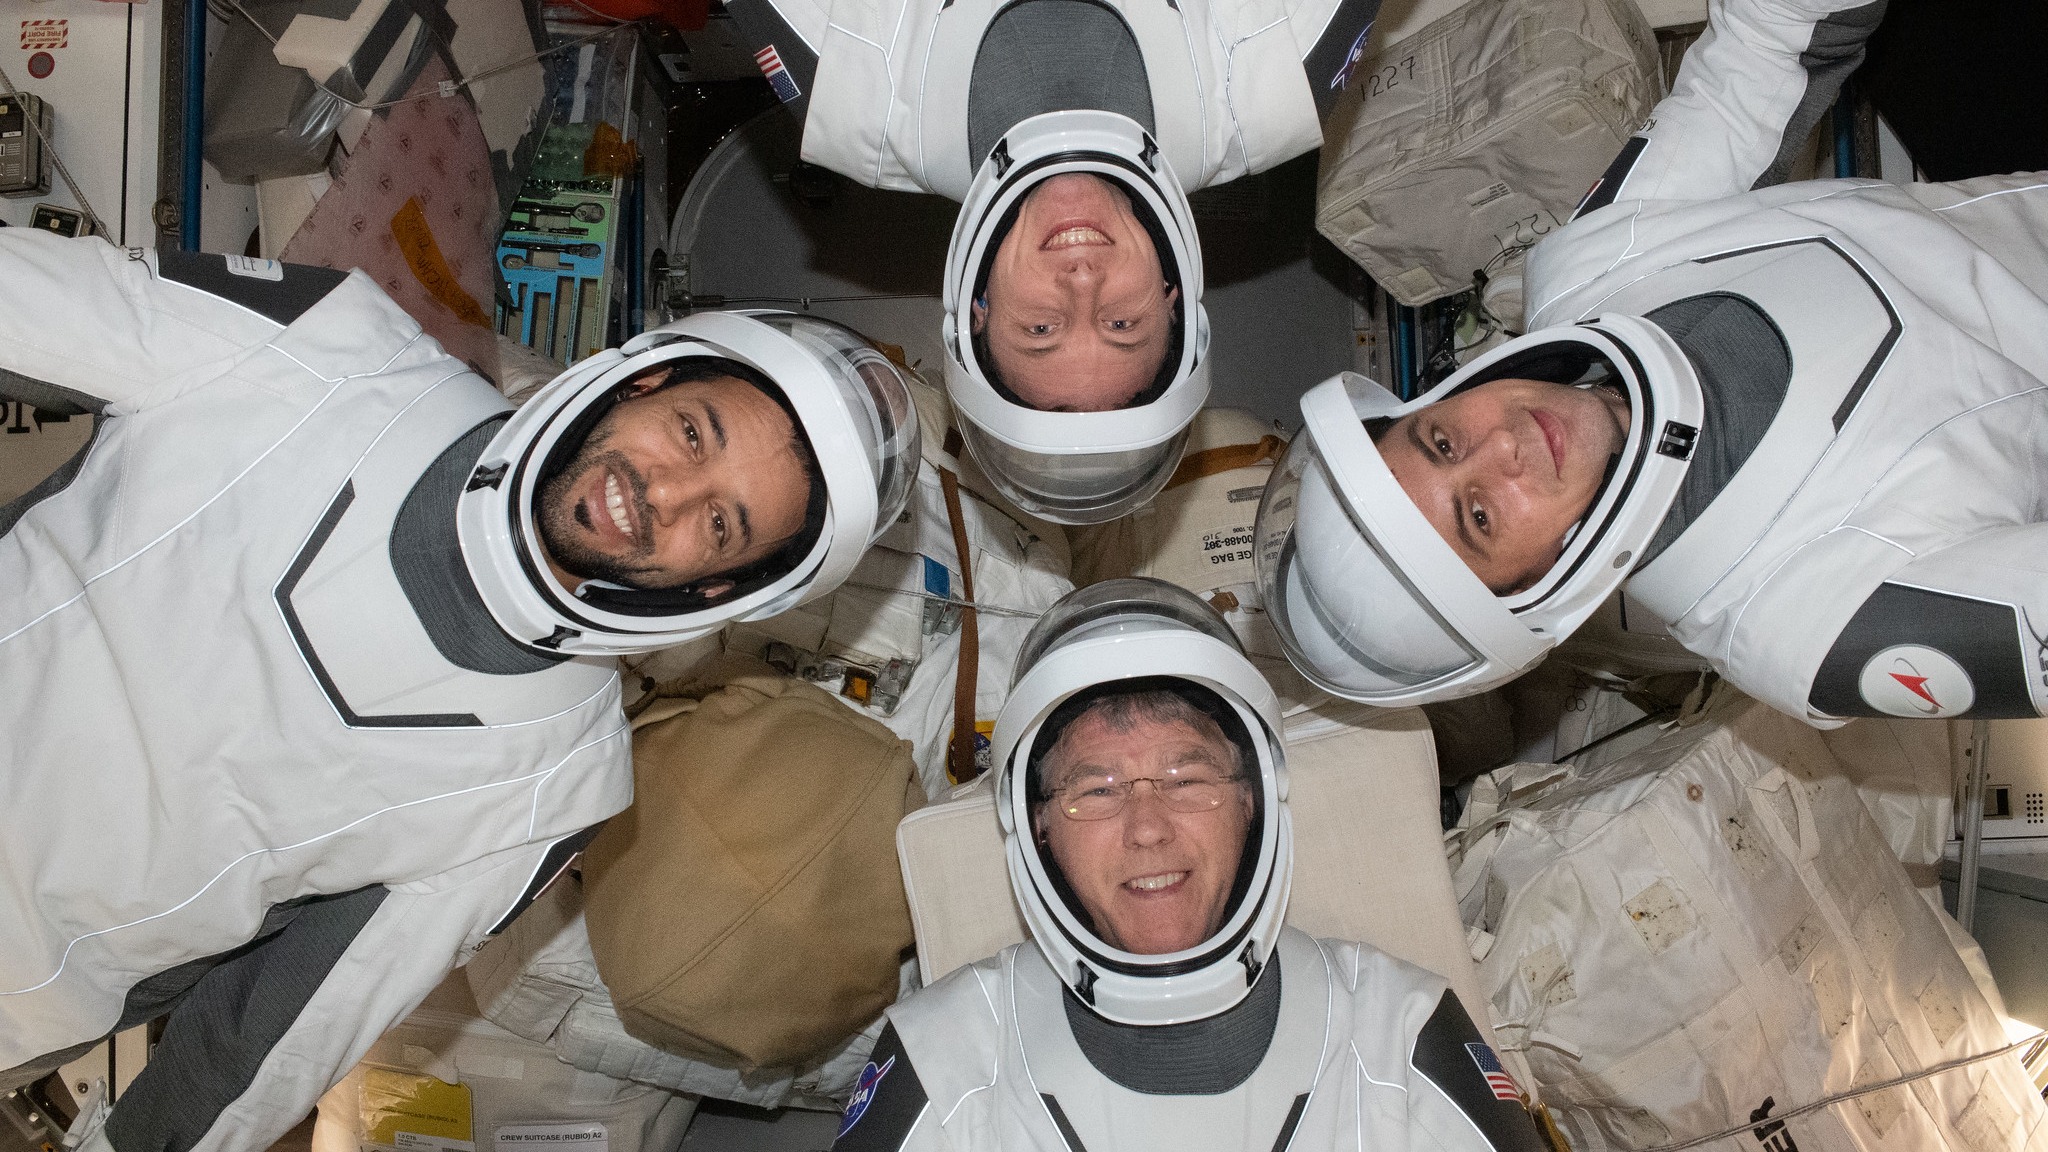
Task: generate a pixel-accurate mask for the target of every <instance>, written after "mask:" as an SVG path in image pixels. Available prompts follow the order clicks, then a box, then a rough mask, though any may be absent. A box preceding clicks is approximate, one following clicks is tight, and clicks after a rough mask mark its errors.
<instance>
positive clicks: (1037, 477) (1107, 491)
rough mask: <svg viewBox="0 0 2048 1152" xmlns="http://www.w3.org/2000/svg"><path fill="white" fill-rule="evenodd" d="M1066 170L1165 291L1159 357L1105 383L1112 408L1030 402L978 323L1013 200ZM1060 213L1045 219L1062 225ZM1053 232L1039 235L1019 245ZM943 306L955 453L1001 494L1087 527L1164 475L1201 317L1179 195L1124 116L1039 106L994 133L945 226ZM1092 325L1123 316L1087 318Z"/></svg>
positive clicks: (1203, 326) (1138, 497)
mask: <svg viewBox="0 0 2048 1152" xmlns="http://www.w3.org/2000/svg"><path fill="white" fill-rule="evenodd" d="M1075 174H1085V175H1089V176H1093V177H1097V178H1099V179H1100V180H1102V181H1105V182H1107V184H1108V185H1110V186H1112V187H1113V188H1114V189H1115V190H1116V191H1118V192H1120V193H1121V194H1122V196H1123V197H1124V198H1125V199H1126V200H1127V202H1128V206H1129V212H1130V216H1131V217H1134V218H1135V220H1136V222H1137V224H1138V225H1139V226H1141V228H1142V232H1143V234H1144V235H1145V236H1147V237H1149V239H1150V241H1151V243H1152V247H1153V248H1154V249H1155V250H1156V252H1157V254H1158V258H1159V270H1160V275H1161V277H1162V278H1163V280H1164V286H1165V292H1166V294H1167V296H1168V297H1170V299H1169V302H1168V306H1167V308H1166V310H1165V314H1162V315H1161V317H1160V319H1162V320H1165V321H1166V323H1167V330H1166V342H1165V354H1164V358H1163V359H1162V360H1160V362H1159V363H1158V365H1157V367H1156V369H1151V370H1150V372H1149V376H1147V377H1144V378H1142V379H1141V380H1139V381H1138V384H1137V386H1136V391H1135V392H1130V393H1125V390H1124V389H1123V388H1121V387H1119V388H1118V389H1117V391H1118V392H1119V393H1125V394H1123V395H1119V397H1118V398H1117V400H1116V401H1115V403H1118V404H1120V406H1119V407H1115V408H1113V409H1112V410H1107V411H1074V410H1053V409H1054V408H1055V407H1067V406H1066V405H1057V406H1056V405H1047V406H1043V407H1034V406H1033V401H1031V400H1028V399H1027V398H1026V397H1024V396H1022V395H1020V391H1021V383H1022V382H1021V380H1019V379H1015V378H1013V379H1011V380H1010V381H1009V383H1006V382H1005V378H1004V373H1003V372H1002V371H1001V370H1000V369H999V368H998V367H997V365H996V363H995V360H996V352H995V349H994V346H993V345H992V344H991V343H990V340H989V328H988V327H987V326H985V324H984V321H987V320H988V318H990V317H993V316H994V315H995V312H992V311H991V310H990V309H991V308H992V307H994V308H995V309H997V310H998V311H1000V307H1001V303H1002V302H1001V300H1000V299H998V300H997V303H996V305H993V306H992V305H990V304H989V298H990V291H989V286H990V279H991V273H992V271H993V270H995V268H996V264H997V257H998V254H999V252H1001V251H1002V248H1003V241H1004V240H1005V238H1006V237H1008V236H1009V235H1010V234H1011V232H1012V230H1013V227H1014V226H1016V225H1017V224H1018V222H1019V219H1020V216H1026V217H1027V218H1028V216H1029V214H1028V213H1026V207H1027V205H1026V201H1027V198H1029V197H1030V196H1031V195H1032V193H1033V192H1034V191H1036V190H1039V189H1041V188H1048V187H1051V186H1049V185H1048V184H1047V182H1048V181H1052V180H1054V179H1055V178H1058V177H1068V176H1072V175H1075ZM1069 183H1070V184H1071V182H1069ZM1073 223H1074V221H1071V220H1057V221H1053V222H1051V223H1050V224H1049V225H1048V226H1049V227H1052V228H1055V229H1060V230H1062V231H1064V230H1067V229H1068V228H1069V226H1071V225H1073ZM1069 238H1070V239H1071V238H1072V237H1071V233H1070V234H1069ZM1129 239H1130V240H1131V241H1132V242H1133V243H1135V242H1137V239H1138V238H1137V236H1136V235H1135V233H1134V234H1133V235H1132V236H1131V237H1130V238H1129ZM1059 243H1063V242H1062V241H1056V240H1054V239H1053V238H1047V239H1046V240H1045V242H1044V244H1034V245H1033V248H1034V249H1036V248H1050V247H1053V246H1057V245H1058V244H1059ZM1096 250H1097V251H1102V252H1109V251H1112V250H1113V246H1112V247H1100V248H1097V249H1096ZM944 304H945V311H946V317H945V321H944V328H943V333H942V335H943V340H944V344H945V349H946V392H947V394H948V395H949V396H950V397H951V399H952V402H953V408H954V411H955V412H956V413H957V414H958V416H959V418H960V431H961V435H962V438H963V439H964V440H965V441H966V444H967V447H968V450H969V451H970V452H971V453H972V454H973V456H974V459H975V462H976V463H978V464H979V465H980V466H981V468H982V471H983V472H985V473H986V474H987V475H988V477H989V479H990V481H991V482H993V483H994V484H995V486H996V487H997V488H998V489H999V490H1000V491H1001V492H1002V493H1003V495H1004V496H1005V497H1007V498H1008V499H1010V500H1011V501H1013V502H1014V503H1015V504H1016V505H1017V506H1018V507H1020V508H1022V509H1024V510H1025V511H1027V512H1030V513H1032V514H1033V515H1036V516H1041V517H1043V518H1045V519H1047V520H1052V521H1054V522H1056V523H1062V524H1095V523H1100V522H1102V521H1106V520H1112V519H1115V518H1116V517H1118V516H1121V515H1123V514H1124V513H1126V512H1128V511H1130V510H1131V509H1133V508H1136V507H1138V506H1139V505H1141V504H1143V503H1144V502H1145V501H1147V500H1149V499H1151V498H1152V496H1153V495H1154V494H1156V493H1157V492H1158V491H1159V490H1160V489H1161V488H1162V487H1164V486H1165V484H1166V481H1167V479H1168V478H1169V477H1170V476H1171V475H1172V474H1173V470H1174V468H1175V466H1176V465H1178V463H1179V462H1180V454H1181V448H1182V447H1183V445H1184V444H1185V443H1186V441H1187V434H1188V425H1189V424H1190V423H1191V422H1192V421H1193V420H1194V418H1195V413H1196V412H1197V411H1199V410H1200V409H1201V407H1202V404H1203V402H1204V401H1206V400H1207V399H1208V395H1209V377H1208V364H1207V359H1208V345H1209V318H1208V314H1207V313H1206V312H1204V311H1203V308H1202V252H1201V246H1200V243H1199V242H1198V240H1197V238H1196V235H1195V224H1194V216H1193V214H1192V212H1191V211H1190V209H1189V207H1188V201H1187V195H1186V194H1185V193H1184V192H1183V191H1182V190H1181V186H1180V182H1179V180H1177V179H1176V178H1175V176H1174V174H1173V170H1172V168H1171V167H1169V166H1168V164H1167V162H1166V157H1165V156H1164V155H1162V154H1161V153H1160V151H1159V148H1158V146H1157V144H1156V143H1155V142H1154V141H1153V140H1152V138H1151V135H1150V134H1149V133H1147V132H1146V131H1145V130H1144V129H1143V128H1142V127H1140V126H1139V125H1138V123H1137V122H1136V121H1134V120H1131V119H1130V118H1128V117H1126V116H1121V115H1118V114H1116V113H1112V112H1103V111H1096V110H1074V111H1065V112H1048V113H1044V114H1041V115H1038V116H1033V117H1031V118H1029V119H1026V120H1024V121H1021V122H1020V123H1018V124H1017V125H1016V126H1014V127H1012V128H1011V129H1010V130H1009V131H1008V132H1007V133H1005V134H1004V135H1003V138H1002V140H1001V142H1000V143H998V144H997V145H996V147H995V148H994V149H993V150H992V151H991V152H990V154H989V156H988V158H987V159H986V160H985V161H984V162H983V163H982V165H981V167H980V168H979V170H977V172H976V174H975V177H974V181H973V183H972V184H971V185H970V186H969V188H968V192H967V198H966V201H965V202H964V203H963V204H962V205H961V208H960V215H959V217H958V218H957V220H956V221H955V223H954V225H953V239H952V243H951V245H950V246H949V247H948V249H947V252H946V272H945V283H944ZM978 314H979V315H980V316H981V317H982V318H983V320H982V321H978V320H977V315H978ZM1026 318H1027V319H1029V318H1031V317H1026ZM1096 322H1097V326H1098V327H1099V325H1101V324H1104V323H1111V322H1114V323H1116V324H1122V323H1124V321H1122V320H1120V319H1117V320H1113V321H1112V320H1104V319H1102V318H1101V317H1099V316H1098V317H1096ZM1073 327H1074V328H1075V329H1078V328H1079V325H1078V324H1077V325H1074V326H1073ZM978 328H979V329H980V330H979V331H978ZM1097 334H1098V335H1101V334H1100V333H1099V332H1098V333H1097ZM1072 338H1073V339H1080V338H1081V333H1079V332H1078V331H1077V332H1076V333H1075V334H1074V336H1073V337H1072ZM1102 339H1104V340H1108V339H1109V337H1108V336H1106V335H1104V336H1102ZM1013 384H1014V385H1019V386H1020V387H1012V386H1011V385H1013ZM1083 407H1085V405H1083Z"/></svg>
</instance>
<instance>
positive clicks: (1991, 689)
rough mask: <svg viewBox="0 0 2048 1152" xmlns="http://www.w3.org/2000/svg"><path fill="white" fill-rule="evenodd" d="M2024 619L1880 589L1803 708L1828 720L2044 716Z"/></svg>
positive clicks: (1942, 595) (1970, 603)
mask: <svg viewBox="0 0 2048 1152" xmlns="http://www.w3.org/2000/svg"><path fill="white" fill-rule="evenodd" d="M2027 636H2029V634H2028V633H2027V632H2026V631H2025V629H2024V628H2023V621H2022V620H2021V618H2020V612H2019V609H2018V608H2016V607H2015V606H2013V605H2011V604H2001V603H1998V602H1996V601H1991V600H1979V599H1975V598H1972V597H1968V596H1957V595H1954V594H1952V593H1948V592H1937V591H1934V590H1932V589H1927V588H1917V587H1914V586H1912V585H1909V584H1880V585H1878V588H1877V591H1875V592H1873V593H1871V594H1870V598H1869V599H1867V600H1865V601H1864V602H1863V606H1862V607H1860V608H1858V609H1857V610H1856V614H1855V615H1854V616H1852V617H1850V618H1849V623H1848V625H1847V626H1846V627H1844V628H1843V629H1842V633H1841V635H1839V636H1837V637H1836V638H1835V643H1834V646H1833V647H1832V648H1830V649H1829V650H1828V654H1827V658H1826V659H1824V660H1822V661H1821V665H1820V670H1819V671H1818V672H1816V673H1815V674H1814V677H1813V690H1812V691H1811V692H1810V693H1808V694H1807V698H1806V702H1807V704H1809V705H1810V706H1812V707H1813V708H1814V709H1816V710H1817V711H1820V712H1824V713H1826V714H1827V715H1830V716H1917V717H1940V718H1944V719H1945V718H1950V717H1955V716H1971V717H1980V716H1981V717H1989V718H1992V719H2011V718H2020V717H2029V716H2034V715H2037V713H2036V712H2035V711H2034V703H2033V697H2032V695H2031V694H2030V693H2029V692H2028V688H2027V681H2028V677H2029V676H2030V675H2031V674H2032V673H2031V671H2030V669H2029V667H2028V665H2029V661H2028V658H2027V657H2028V654H2027V644H2026V643H2025V639H2024V638H2025V637H2027Z"/></svg>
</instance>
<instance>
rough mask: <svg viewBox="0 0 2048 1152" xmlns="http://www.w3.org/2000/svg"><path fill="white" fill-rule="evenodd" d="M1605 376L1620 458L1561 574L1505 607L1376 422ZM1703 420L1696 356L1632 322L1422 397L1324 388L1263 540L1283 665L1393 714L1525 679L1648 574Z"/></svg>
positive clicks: (1533, 351)
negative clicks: (1491, 393)
mask: <svg viewBox="0 0 2048 1152" xmlns="http://www.w3.org/2000/svg"><path fill="white" fill-rule="evenodd" d="M1593 366H1599V367H1601V368H1603V369H1604V372H1603V376H1604V378H1605V379H1606V380H1607V381H1608V382H1610V383H1612V384H1614V385H1616V386H1618V387H1619V388H1620V389H1621V391H1622V393H1623V395H1624V396H1625V397H1626V398H1627V400H1628V404H1629V410H1630V420H1629V428H1628V432H1627V434H1626V435H1625V436H1624V437H1623V443H1622V448H1621V452H1620V454H1619V455H1618V456H1617V457H1616V458H1615V460H1614V461H1613V465H1612V468H1611V470H1610V472H1609V475H1608V478H1607V480H1606V481H1605V483H1603V484H1602V486H1601V488H1600V491H1599V492H1598V493H1597V494H1596V495H1595V496H1594V498H1593V502H1592V505H1591V507H1589V508H1588V509H1587V510H1586V513H1585V515H1584V516H1583V517H1582V518H1581V520H1580V521H1579V524H1578V527H1577V528H1576V529H1574V531H1573V533H1572V535H1571V537H1570V538H1569V540H1568V541H1567V542H1566V543H1565V546H1564V550H1563V552H1562V554H1561V555H1560V556H1559V558H1558V560H1557V562H1556V563H1555V564H1553V565H1552V566H1551V568H1550V570H1549V571H1548V572H1547V573H1545V574H1544V575H1543V576H1542V577H1541V578H1539V579H1538V580H1536V582H1535V583H1534V584H1532V585H1531V586H1530V587H1528V588H1526V589H1523V590H1521V591H1519V592H1515V593H1512V594H1510V595H1496V594H1495V593H1494V592H1492V591H1491V590H1489V589H1488V588H1487V587H1486V585H1485V584H1484V583H1482V582H1481V581H1480V579H1479V577H1478V576H1476V575H1474V574H1473V572H1472V570H1471V569H1470V568H1469V567H1467V566H1466V564H1465V562H1464V560H1463V559H1462V558H1460V557H1459V555H1458V553H1457V552H1456V551H1455V550H1453V549H1452V547H1451V545H1450V544H1449V543H1448V542H1447V541H1445V540H1444V539H1443V537H1442V536H1441V535H1439V534H1438V532H1437V530H1436V528H1435V527H1434V526H1433V525H1432V524H1431V523H1430V522H1429V520H1428V519H1426V518H1425V517H1424V516H1423V514H1422V512H1421V510H1420V509H1418V508H1417V507H1416V506H1415V504H1414V503H1413V502H1412V501H1411V500H1410V499H1409V498H1408V495H1407V493H1406V492H1405V491H1404V490H1403V489H1402V487H1401V485H1400V482H1399V481H1397V480H1396V479H1395V478H1394V474H1393V473H1392V472H1391V471H1389V470H1388V468H1387V465H1386V462H1385V461H1384V460H1383V459H1382V458H1381V456H1380V453H1379V449H1378V447H1377V446H1376V445H1375V444H1374V443H1373V439H1372V437H1371V435H1369V434H1368V433H1367V431H1366V428H1365V425H1364V423H1363V422H1364V421H1366V420H1371V419H1376V418H1383V417H1384V418H1388V419H1399V418H1401V417H1403V416H1406V415H1408V414H1409V413H1411V412H1414V411H1416V410H1418V409H1421V408H1426V407H1428V406H1429V405H1431V404H1434V403H1437V402H1438V401H1440V400H1443V399H1445V398H1447V397H1449V396H1451V395H1452V394H1454V393H1456V392H1458V391H1460V390H1462V389H1465V388H1469V387H1473V386H1475V385H1478V384H1483V383H1486V382H1488V381H1491V380H1498V379H1503V378H1509V377H1515V376H1528V375H1530V374H1531V373H1539V375H1537V377H1536V378H1539V379H1540V378H1545V375H1542V374H1548V375H1564V376H1566V377H1568V378H1567V379H1561V380H1557V381H1556V382H1557V383H1574V382H1576V381H1577V379H1578V378H1579V377H1580V375H1581V374H1582V373H1584V372H1585V371H1586V370H1587V369H1589V368H1590V367H1593ZM1703 407H1704V405H1703V401H1702V397H1701V393H1700V385H1699V379H1698V377H1697V375H1696V374H1695V372H1694V370H1693V367H1692V365H1691V363H1690V361H1688V360H1687V359H1686V357H1685V353H1684V352H1683V351H1682V350H1680V348H1679V347H1678V345H1677V343H1676V342H1675V341H1673V340H1672V339H1671V338H1670V337H1669V336H1668V335H1666V334H1665V333H1664V331H1663V330H1662V329H1660V328H1658V327H1657V326H1656V325H1654V324H1652V323H1650V322H1649V321H1647V320H1642V319H1638V318H1636V317H1632V316H1602V317H1600V318H1599V319H1597V320H1593V321H1588V322H1586V323H1583V324H1576V325H1570V326H1566V327H1558V328H1548V329H1544V330H1542V331H1538V332H1532V333H1530V334H1528V335H1526V336H1522V337H1519V338H1517V339H1515V340H1511V341H1509V342H1508V343H1506V344H1503V345H1501V346H1500V347H1499V348H1496V349H1494V350H1492V351H1491V352H1489V353H1487V354H1486V355H1485V356H1482V357H1480V358H1479V359H1477V360H1475V361H1473V362H1472V363H1471V364H1469V365H1467V366H1465V367H1464V368H1463V369H1461V370H1459V371H1458V372H1457V373H1456V374H1454V375H1452V376H1451V377H1450V378H1449V379H1447V380H1445V381H1444V382H1443V383H1442V384H1440V385H1438V386H1437V387H1435V388H1433V389H1431V390H1430V391H1429V392H1427V393H1424V394H1423V395H1422V396H1420V397H1418V398H1416V399H1414V400H1411V401H1406V402H1404V401H1402V400H1400V399H1399V398H1397V397H1396V396H1394V395H1393V394H1392V393H1390V392H1388V391H1387V390H1386V389H1385V388H1382V387H1381V386H1380V385H1378V384H1375V383H1374V382H1372V381H1371V380H1367V379H1366V378H1364V377H1362V376H1357V375H1354V374H1352V373H1348V372H1347V373H1344V374H1343V375H1341V376H1338V377H1335V378H1333V379H1330V380H1326V381H1324V382H1323V383H1321V384H1319V385H1317V386H1316V387H1315V388H1313V389H1311V390H1310V391H1309V392H1308V393H1307V394H1306V395H1304V396H1303V397H1302V400H1301V413H1302V420H1303V425H1302V430H1301V431H1300V433H1298V434H1297V435H1296V436H1295V438H1294V442H1293V443H1292V444H1290V445H1289V446H1288V450H1287V455H1286V456H1285V457H1284V458H1283V459H1282V461H1281V463H1280V467H1279V468H1277V469H1275V471H1274V474H1273V478H1272V479H1271V480H1270V481H1269V482H1268V483H1267V486H1266V491H1265V495H1264V497H1263V498H1262V500H1261V501H1260V505H1259V517H1258V524H1257V528H1256V530H1255V532H1254V537H1255V539H1254V544H1253V546H1254V549H1255V562H1256V564H1257V566H1258V577H1259V589H1260V595H1261V596H1262V598H1263V602H1264V603H1265V605H1266V609H1267V612H1268V613H1269V614H1270V616H1271V619H1272V622H1273V625H1274V628H1275V630H1276V631H1277V632H1278V633H1279V634H1280V639H1281V643H1282V645H1283V646H1284V647H1285V649H1286V651H1287V656H1288V659H1289V660H1290V661H1291V662H1292V663H1293V664H1294V666H1295V668H1296V669H1297V670H1298V671H1300V672H1301V674H1302V675H1304V676H1306V677H1308V678H1309V679H1310V680H1312V681H1314V682H1315V683H1316V684H1317V685H1318V686H1320V687H1322V688H1324V689H1326V690H1328V691H1330V692H1334V693H1336V694H1337V695H1339V696H1343V697H1346V698H1348V699H1352V700H1359V701H1363V702H1365V703H1369V704H1378V705H1382V706H1387V707H1393V706H1397V705H1406V704H1426V703H1430V702H1432V701H1437V700H1449V699H1454V698H1456V697H1459V696H1469V695H1471V694H1473V693H1476V692H1483V691H1485V690H1486V689H1488V688H1492V687H1494V686H1496V685H1498V684H1502V683H1505V682H1506V681H1508V680H1511V679H1513V678H1514V677H1516V676H1518V675H1520V674H1521V673H1522V672H1524V671H1527V670H1528V668H1529V667H1530V666H1531V665H1533V664H1535V663H1536V661H1538V660H1539V659H1541V658H1542V656H1543V654H1544V653H1545V652H1547V651H1549V650H1550V649H1551V648H1552V647H1554V646H1555V645H1557V644H1558V643H1560V642H1561V641H1563V640H1564V638H1565V637H1567V636H1570V635H1571V633H1572V632H1573V630H1575V629H1576V628H1578V626H1579V625H1580V624H1581V623H1583V622H1584V621H1585V619H1586V618H1587V617H1588V616H1590V615H1591V614H1592V613H1593V612H1594V610H1595V609H1597V608H1598V607H1599V606H1600V603H1601V602H1602V601H1604V600H1606V599H1607V597H1608V596H1609V595H1610V594H1612V593H1613V592H1614V590H1615V589H1617V588H1619V587H1620V586H1621V584H1622V583H1623V581H1625V580H1627V579H1628V576H1629V573H1630V572H1631V571H1632V570H1633V569H1632V567H1631V566H1632V565H1633V564H1636V563H1639V562H1640V560H1639V558H1640V557H1641V556H1642V553H1643V549H1644V548H1645V546H1647V545H1648V544H1649V542H1650V540H1651V538H1652V537H1653V536H1654V535H1655V534H1656V531H1657V528H1658V526H1659V525H1660V524H1662V523H1663V521H1664V516H1665V514H1666V513H1667V512H1669V511H1670V508H1671V504H1672V501H1673V500H1675V499H1676V498H1677V495H1678V489H1679V484H1680V482H1681V481H1682V480H1683V479H1684V477H1685V472H1686V469H1687V467H1688V464H1689V462H1690V460H1691V455H1692V448H1693V444H1694V441H1695V440H1696V439H1697V437H1698V434H1699V428H1700V421H1701V414H1702V411H1703Z"/></svg>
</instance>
